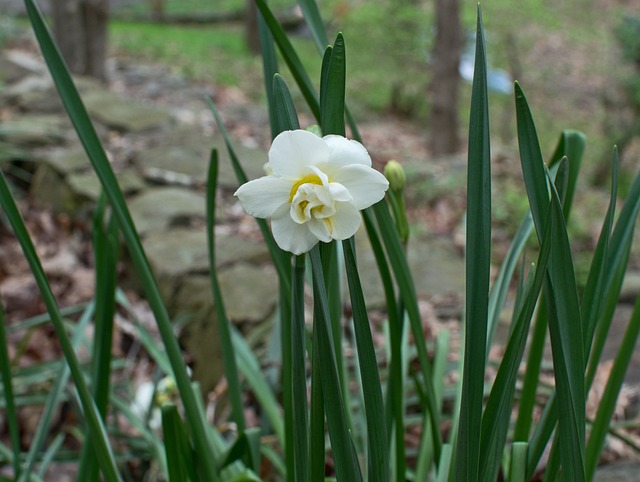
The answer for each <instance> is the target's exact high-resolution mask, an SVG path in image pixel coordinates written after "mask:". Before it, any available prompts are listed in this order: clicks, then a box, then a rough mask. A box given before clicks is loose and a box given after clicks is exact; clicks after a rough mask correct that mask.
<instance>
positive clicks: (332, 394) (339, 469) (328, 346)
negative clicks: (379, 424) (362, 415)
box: [310, 246, 362, 482]
mask: <svg viewBox="0 0 640 482" xmlns="http://www.w3.org/2000/svg"><path fill="white" fill-rule="evenodd" d="M310 258H311V267H312V274H313V293H314V306H315V307H316V312H317V315H318V316H317V318H316V320H315V324H314V334H316V333H317V349H316V350H314V353H313V356H314V357H318V358H317V360H318V365H319V371H320V382H321V384H322V393H323V397H324V399H325V404H324V408H325V414H326V419H327V426H328V428H329V438H330V440H331V447H332V453H333V459H334V462H335V470H336V476H337V478H338V479H339V480H348V481H354V482H358V481H362V473H361V471H360V465H359V463H358V457H357V454H356V452H355V447H354V445H353V440H352V439H351V434H350V430H349V426H348V423H347V413H346V410H347V407H346V405H345V404H344V400H343V397H342V389H341V387H340V375H339V373H338V365H337V362H336V355H335V349H336V348H335V346H334V345H333V339H332V336H331V321H330V315H329V305H328V301H327V294H326V292H325V282H324V275H323V269H322V260H321V258H320V251H319V249H318V246H316V247H315V248H313V249H312V250H311V251H310ZM327 401H330V403H326V402H327Z"/></svg>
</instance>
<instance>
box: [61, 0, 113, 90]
mask: <svg viewBox="0 0 640 482" xmlns="http://www.w3.org/2000/svg"><path fill="white" fill-rule="evenodd" d="M51 5H52V16H53V32H54V36H55V39H56V43H57V44H58V48H59V49H60V52H61V53H62V56H63V57H64V59H65V61H66V63H67V66H68V67H69V70H71V72H73V73H74V74H79V75H88V76H91V77H95V78H97V79H100V80H102V81H105V80H106V77H107V76H106V70H105V64H106V52H107V23H108V20H109V0H55V1H52V2H51Z"/></svg>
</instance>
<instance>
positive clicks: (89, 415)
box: [0, 7, 121, 482]
mask: <svg viewBox="0 0 640 482" xmlns="http://www.w3.org/2000/svg"><path fill="white" fill-rule="evenodd" d="M32 8H33V7H32ZM0 206H2V208H3V209H4V212H5V214H6V216H7V218H8V219H9V223H10V224H11V227H12V228H13V231H14V233H15V236H16V238H17V239H18V241H19V243H20V246H21V248H22V251H23V253H24V255H25V258H26V259H27V262H28V264H29V268H30V269H31V272H32V273H33V276H34V278H35V280H36V284H37V285H38V289H39V290H40V294H41V295H42V299H43V301H44V304H45V306H46V308H47V311H48V312H49V316H50V317H51V322H52V324H53V327H54V330H55V332H56V336H57V338H58V342H59V343H60V348H61V350H62V352H63V354H64V357H65V360H66V362H67V364H68V365H69V369H70V371H71V377H72V379H73V382H74V384H75V386H76V390H77V393H78V397H79V399H80V403H81V405H82V408H83V411H84V417H85V421H86V423H87V426H88V428H89V434H90V435H91V442H92V443H93V445H94V450H95V451H96V455H97V457H98V460H99V461H100V468H101V469H102V473H103V475H104V477H105V479H106V480H107V481H109V482H112V481H120V480H121V479H120V474H119V473H118V468H117V465H116V461H115V458H114V455H113V452H112V450H111V446H110V444H109V437H108V435H107V431H106V428H105V426H104V424H103V423H102V419H101V418H100V413H99V412H98V409H97V407H96V405H95V403H94V401H93V399H92V398H91V395H90V393H89V389H88V388H87V385H86V383H85V381H84V375H83V373H82V370H81V368H80V363H79V362H78V358H77V357H76V354H75V352H74V351H73V346H72V344H71V341H70V340H69V337H68V335H67V332H66V330H65V327H64V322H63V319H62V315H61V314H60V310H59V309H58V304H57V302H56V299H55V296H54V294H53V291H52V290H51V286H50V285H49V282H48V280H47V276H46V274H45V272H44V270H43V269H42V264H41V263H40V259H39V258H38V255H37V254H36V250H35V247H34V246H33V242H32V241H31V238H30V237H29V233H28V232H27V228H26V226H25V224H24V220H23V219H22V216H21V215H20V212H19V211H18V208H17V206H16V204H15V201H14V199H13V197H12V195H11V192H10V191H9V186H8V185H7V181H6V179H5V177H4V174H2V172H0Z"/></svg>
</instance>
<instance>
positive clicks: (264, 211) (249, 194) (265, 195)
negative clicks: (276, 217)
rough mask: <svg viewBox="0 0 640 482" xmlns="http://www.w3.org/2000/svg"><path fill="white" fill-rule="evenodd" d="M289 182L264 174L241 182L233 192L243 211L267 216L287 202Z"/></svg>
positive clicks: (257, 215) (289, 188)
mask: <svg viewBox="0 0 640 482" xmlns="http://www.w3.org/2000/svg"><path fill="white" fill-rule="evenodd" d="M291 187H292V185H291V182H290V181H285V180H284V179H282V178H280V177H275V176H265V177H261V178H258V179H254V180H253V181H249V182H247V183H246V184H243V185H242V186H240V187H239V188H238V190H237V191H236V192H235V194H234V196H238V199H239V200H240V203H241V204H242V207H243V208H244V210H245V211H247V212H248V213H249V214H251V215H252V216H255V217H257V218H268V217H270V216H273V214H274V213H275V212H276V211H277V210H278V208H280V207H281V206H282V205H283V204H288V202H289V195H290V193H291Z"/></svg>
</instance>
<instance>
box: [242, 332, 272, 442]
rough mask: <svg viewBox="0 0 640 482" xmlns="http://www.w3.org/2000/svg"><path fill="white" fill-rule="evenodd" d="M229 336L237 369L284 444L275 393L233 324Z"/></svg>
mask: <svg viewBox="0 0 640 482" xmlns="http://www.w3.org/2000/svg"><path fill="white" fill-rule="evenodd" d="M231 336H232V338H233V345H234V347H235V350H236V357H237V362H238V369H239V370H240V373H242V375H243V376H244V379H245V381H246V383H247V385H248V386H249V387H251V391H252V392H253V394H254V395H255V397H256V399H257V400H258V402H259V403H260V407H261V409H262V411H263V412H264V414H265V417H266V419H267V420H268V421H269V424H270V425H271V428H272V429H273V432H274V434H275V436H276V438H277V440H278V442H279V443H280V444H281V445H282V446H284V426H283V422H282V413H281V411H280V406H279V404H278V402H277V400H276V398H275V395H274V394H273V391H272V390H271V387H270V386H269V383H268V381H267V380H266V379H265V376H264V372H263V371H262V367H261V366H260V363H259V361H258V359H257V358H256V356H255V354H254V353H253V352H252V351H251V348H249V346H248V345H247V342H246V341H245V340H244V338H242V335H241V334H240V333H238V330H237V329H236V328H235V327H234V326H233V325H232V326H231Z"/></svg>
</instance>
